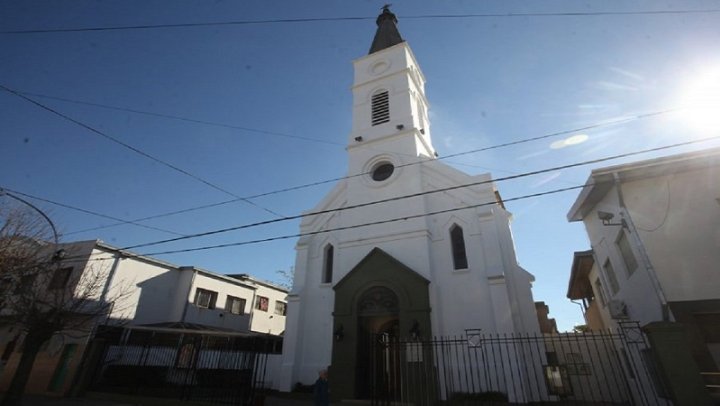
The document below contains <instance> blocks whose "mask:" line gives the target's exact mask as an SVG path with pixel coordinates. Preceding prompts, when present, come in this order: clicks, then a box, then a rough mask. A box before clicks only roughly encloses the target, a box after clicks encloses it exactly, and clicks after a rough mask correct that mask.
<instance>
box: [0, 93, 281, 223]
mask: <svg viewBox="0 0 720 406" xmlns="http://www.w3.org/2000/svg"><path fill="white" fill-rule="evenodd" d="M0 89H3V90H5V91H6V92H8V93H11V94H13V95H15V96H17V97H19V98H21V99H24V100H25V101H28V102H30V103H32V104H34V105H36V106H38V107H40V108H41V109H43V110H46V111H49V112H51V113H53V114H55V115H57V116H59V117H61V118H63V119H65V120H67V121H70V122H71V123H74V124H76V125H78V126H80V127H82V128H85V129H86V130H89V131H90V132H92V133H94V134H97V135H99V136H101V137H103V138H105V139H108V140H110V141H112V142H114V143H116V144H118V145H120V146H122V147H124V148H127V149H129V150H130V151H133V152H135V153H136V154H138V155H141V156H143V157H145V158H148V159H150V160H152V161H155V162H157V163H159V164H161V165H164V166H166V167H168V168H170V169H172V170H174V171H176V172H179V173H181V174H183V175H185V176H188V177H190V178H192V179H195V180H196V181H198V182H201V183H203V184H205V185H207V186H210V187H211V188H213V189H215V190H218V191H220V192H223V193H225V194H227V195H230V196H233V197H235V198H237V199H239V200H242V201H243V202H245V203H247V204H250V205H252V206H255V207H257V208H260V209H262V210H264V211H266V212H268V213H270V214H272V215H274V216H277V217H282V215H281V214H278V213H276V212H274V211H272V210H270V209H267V208H265V207H262V206H260V205H258V204H256V203H254V202H252V201H250V200H248V199H246V198H243V197H240V196H238V195H236V194H235V193H233V192H230V191H228V190H226V189H223V188H221V187H220V186H218V185H216V184H214V183H211V182H209V181H207V180H205V179H203V178H201V177H199V176H197V175H194V174H192V173H190V172H188V171H186V170H184V169H182V168H179V167H177V166H175V165H173V164H171V163H169V162H166V161H164V160H162V159H160V158H157V157H154V156H152V155H150V154H148V153H147V152H144V151H142V150H140V149H138V148H136V147H133V146H132V145H130V144H127V143H125V142H123V141H121V140H119V139H117V138H115V137H113V136H111V135H109V134H107V133H105V132H102V131H100V130H98V129H96V128H94V127H91V126H89V125H87V124H85V123H83V122H80V121H78V120H75V119H74V118H72V117H69V116H67V115H65V114H63V113H60V112H59V111H57V110H54V109H52V108H50V107H48V106H46V105H44V104H42V103H40V102H38V101H36V100H34V99H32V98H30V97H27V96H25V95H23V94H21V93H19V92H16V91H15V90H12V89H10V88H8V87H6V86H4V85H2V84H0Z"/></svg>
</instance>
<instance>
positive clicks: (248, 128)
mask: <svg viewBox="0 0 720 406" xmlns="http://www.w3.org/2000/svg"><path fill="white" fill-rule="evenodd" d="M18 93H21V94H24V95H27V96H35V97H42V98H45V99H52V100H59V101H63V102H68V103H75V104H83V105H86V106H94V107H99V108H103V109H108V110H117V111H125V112H128V113H135V114H144V115H146V116H153V117H162V118H169V119H172V120H180V121H185V122H188V123H195V124H204V125H210V126H215V127H222V128H230V129H233V130H242V131H248V132H254V133H259V134H265V135H275V136H278V137H285V138H293V139H298V140H303V141H309V142H317V143H320V144H330V145H338V146H341V147H344V146H345V144H342V143H339V142H333V141H327V140H320V139H317V138H310V137H303V136H299V135H293V134H285V133H280V132H275V131H268V130H262V129H258V128H251V127H244V126H239V125H233V124H227V123H218V122H214V121H207V120H199V119H194V118H188V117H182V116H176V115H172V114H163V113H156V112H152V111H144V110H137V109H131V108H127V107H118V106H111V105H107V104H100V103H93V102H87V101H81V100H73V99H68V98H63V97H57V96H49V95H46V94H39V93H31V92H21V91H18Z"/></svg>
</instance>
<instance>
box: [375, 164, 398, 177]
mask: <svg viewBox="0 0 720 406" xmlns="http://www.w3.org/2000/svg"><path fill="white" fill-rule="evenodd" d="M394 171H395V166H393V164H391V163H390V162H380V163H379V164H377V165H375V168H374V169H373V170H372V179H373V180H374V181H376V182H382V181H384V180H386V179H387V178H389V177H390V176H391V175H392V174H393V172H394Z"/></svg>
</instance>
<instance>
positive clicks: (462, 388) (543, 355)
mask: <svg viewBox="0 0 720 406" xmlns="http://www.w3.org/2000/svg"><path fill="white" fill-rule="evenodd" d="M371 346H372V350H371V354H373V356H372V357H371V362H372V367H371V369H372V374H373V378H371V379H370V383H371V385H372V386H373V387H372V391H371V392H372V401H373V404H389V403H408V404H415V405H434V404H436V403H438V402H444V403H449V404H463V405H467V404H483V405H485V404H523V403H532V402H543V403H544V402H548V403H550V402H552V403H557V404H563V405H642V406H655V405H671V404H672V402H671V401H670V400H669V399H668V398H667V394H666V393H665V390H664V385H663V383H662V382H661V380H660V379H659V377H658V374H657V371H656V369H655V364H654V361H653V358H652V355H651V353H650V348H649V345H648V342H647V340H646V337H645V335H644V333H643V332H642V331H641V330H640V327H639V326H638V324H637V323H623V325H622V327H621V328H620V329H619V330H617V331H604V332H592V333H577V334H575V333H564V334H552V335H550V334H548V335H541V334H484V333H483V332H482V331H480V330H466V332H465V334H464V335H461V336H455V337H442V338H434V339H432V340H429V339H428V340H424V339H421V340H417V339H415V340H413V339H398V338H394V337H390V336H388V335H379V336H376V337H375V339H374V340H373V341H372V343H371Z"/></svg>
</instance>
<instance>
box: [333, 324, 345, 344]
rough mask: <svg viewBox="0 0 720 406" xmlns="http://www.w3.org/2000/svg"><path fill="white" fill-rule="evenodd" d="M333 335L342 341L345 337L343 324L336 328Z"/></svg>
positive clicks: (336, 339) (338, 340)
mask: <svg viewBox="0 0 720 406" xmlns="http://www.w3.org/2000/svg"><path fill="white" fill-rule="evenodd" d="M333 337H334V338H335V341H336V342H340V341H342V340H343V338H344V337H345V328H344V327H343V325H342V324H341V325H339V326H338V328H336V329H335V332H334V333H333Z"/></svg>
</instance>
